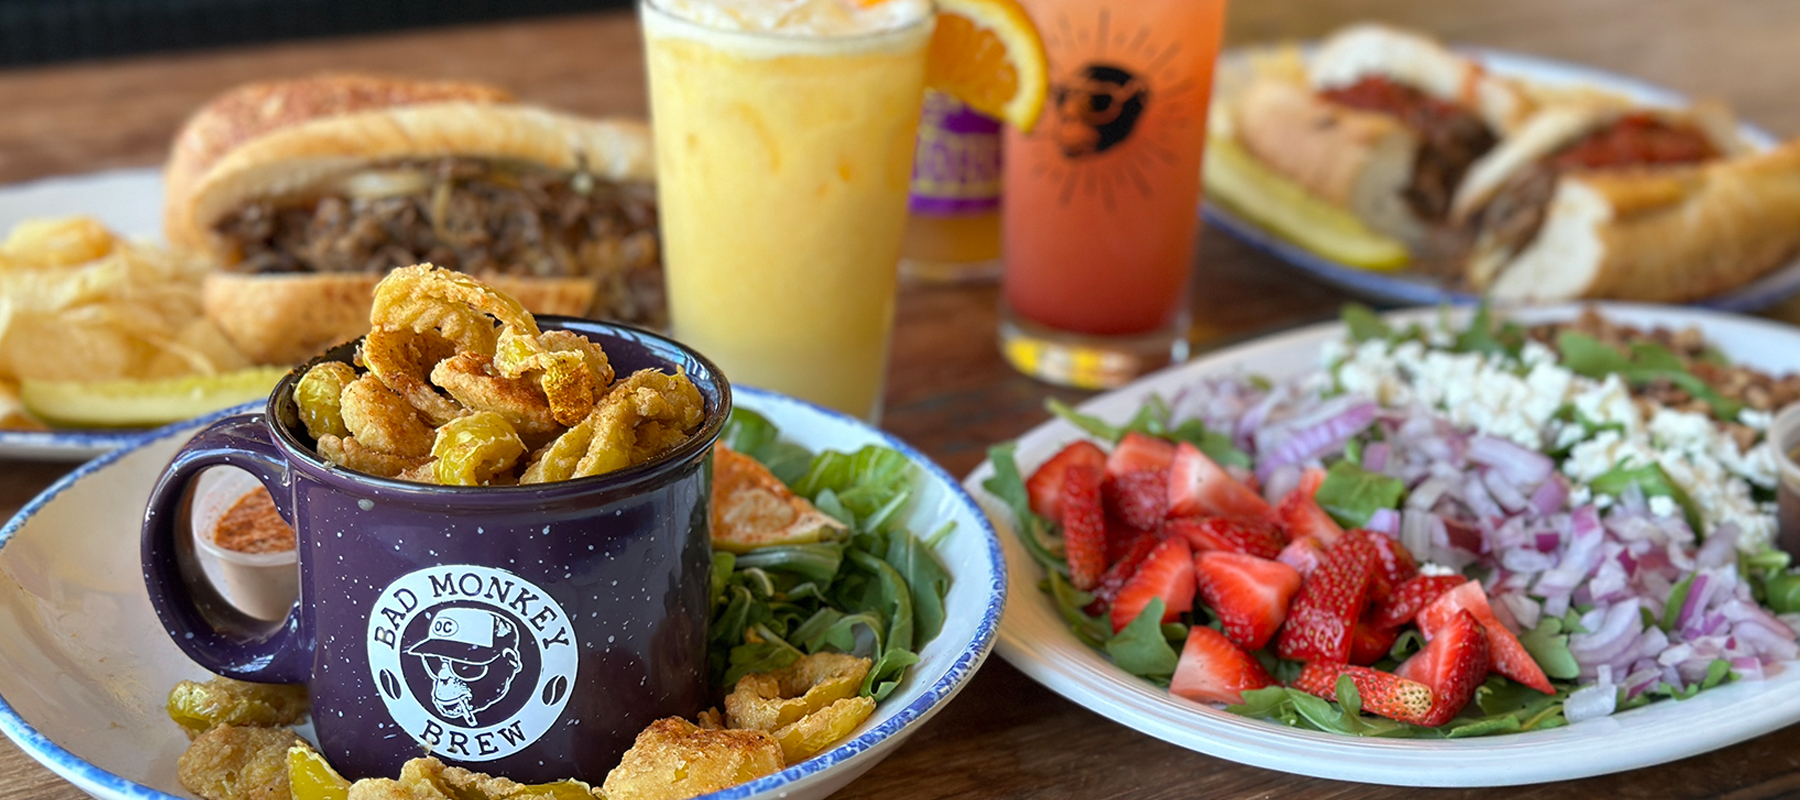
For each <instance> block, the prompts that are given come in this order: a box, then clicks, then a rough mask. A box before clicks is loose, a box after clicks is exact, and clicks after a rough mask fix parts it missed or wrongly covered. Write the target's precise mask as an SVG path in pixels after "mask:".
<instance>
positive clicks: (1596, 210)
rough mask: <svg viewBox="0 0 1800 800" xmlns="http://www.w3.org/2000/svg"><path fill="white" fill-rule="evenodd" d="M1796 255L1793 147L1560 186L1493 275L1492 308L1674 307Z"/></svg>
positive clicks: (1598, 175) (1576, 176)
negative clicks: (1601, 302) (1527, 236)
mask: <svg viewBox="0 0 1800 800" xmlns="http://www.w3.org/2000/svg"><path fill="white" fill-rule="evenodd" d="M1796 252H1800V140H1796V141H1794V142H1789V143H1788V144H1786V145H1784V146H1782V147H1780V148H1777V149H1775V150H1772V151H1770V152H1767V153H1761V154H1756V155H1751V156H1744V157H1739V158H1735V159H1728V160H1721V161H1713V162H1709V163H1705V164H1702V165H1698V166H1683V167H1669V168H1661V169H1654V170H1650V169H1645V170H1633V171H1624V172H1591V173H1572V174H1567V175H1563V176H1562V177H1561V178H1560V180H1559V181H1558V183H1557V186H1556V190H1555V194H1554V195H1553V197H1552V199H1551V201H1550V208H1549V211H1548V215H1547V217H1546V220H1545V222H1544V224H1543V227H1542V228H1541V230H1540V231H1539V233H1538V235H1537V237H1536V238H1535V239H1534V240H1533V241H1532V242H1531V243H1530V244H1529V245H1528V246H1526V247H1525V248H1524V249H1523V250H1521V251H1520V252H1519V253H1518V255H1517V256H1516V257H1514V258H1512V259H1511V260H1509V261H1508V262H1507V263H1506V264H1504V265H1503V267H1502V268H1500V269H1498V270H1496V272H1497V273H1498V274H1497V276H1496V277H1495V279H1494V281H1493V284H1492V287H1491V290H1490V291H1491V294H1492V295H1493V297H1495V298H1496V299H1499V300H1505V301H1531V302H1554V301H1562V300H1573V299H1578V298H1588V297H1607V298H1615V299H1622V300H1639V301H1645V302H1663V303H1679V302H1687V301H1691V300H1697V299H1700V298H1704V297H1709V296H1712V295H1715V294H1718V293H1719V292H1722V291H1725V290H1727V289H1731V288H1734V287H1737V286H1741V285H1743V284H1745V283H1747V282H1749V281H1751V280H1754V279H1756V278H1758V277H1760V276H1762V275H1764V274H1766V273H1767V272H1769V271H1770V270H1771V269H1773V268H1775V267H1777V266H1779V265H1780V264H1782V263H1783V262H1785V261H1786V260H1788V259H1790V258H1792V257H1793V256H1794V255H1795V254H1796Z"/></svg>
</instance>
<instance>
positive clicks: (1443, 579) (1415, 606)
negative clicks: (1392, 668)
mask: <svg viewBox="0 0 1800 800" xmlns="http://www.w3.org/2000/svg"><path fill="white" fill-rule="evenodd" d="M1468 580H1469V579H1468V578H1465V577H1463V576H1461V575H1420V576H1418V577H1416V578H1413V579H1412V580H1409V581H1407V582H1405V583H1402V584H1400V588H1398V589H1395V590H1394V591H1393V593H1392V594H1389V595H1388V597H1387V599H1386V600H1384V601H1381V602H1379V603H1376V604H1375V608H1374V610H1373V612H1372V613H1371V614H1370V618H1369V625H1370V626H1371V627H1373V628H1375V629H1377V630H1383V629H1386V630H1393V629H1397V628H1399V627H1400V626H1402V625H1405V624H1406V623H1408V622H1412V621H1413V618H1414V617H1417V616H1418V615H1419V612H1420V611H1423V610H1424V609H1425V607H1426V606H1428V605H1431V601H1433V600H1436V599H1438V598H1439V597H1442V596H1443V595H1444V593H1445V592H1448V591H1450V590H1451V589H1454V588H1456V587H1458V586H1461V585H1463V584H1464V583H1466V582H1468Z"/></svg>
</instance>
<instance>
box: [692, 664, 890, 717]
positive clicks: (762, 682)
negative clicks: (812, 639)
mask: <svg viewBox="0 0 1800 800" xmlns="http://www.w3.org/2000/svg"><path fill="white" fill-rule="evenodd" d="M872 666H874V663H873V662H871V661H870V660H869V659H866V658H858V657H856V656H853V655H847V654H844V653H814V654H812V655H809V656H803V657H801V658H800V660H798V661H795V662H794V663H792V664H789V665H787V666H785V667H782V668H781V669H778V670H775V671H774V672H754V673H751V674H749V675H745V676H744V677H742V678H740V679H738V682H737V686H736V687H733V689H732V690H731V694H729V695H727V696H726V697H725V722H726V724H727V725H729V726H730V727H733V728H754V729H756V730H762V731H773V730H775V729H776V728H780V727H782V726H785V725H788V724H791V723H793V722H794V721H796V720H798V719H800V718H801V717H804V716H806V715H808V714H812V713H814V712H817V711H819V710H821V709H823V708H825V707H826V706H829V705H831V704H832V703H835V702H837V701H839V700H842V699H844V698H846V697H855V696H856V691H857V690H858V689H860V688H862V682H863V678H864V677H866V676H867V675H868V674H869V668H870V667H872Z"/></svg>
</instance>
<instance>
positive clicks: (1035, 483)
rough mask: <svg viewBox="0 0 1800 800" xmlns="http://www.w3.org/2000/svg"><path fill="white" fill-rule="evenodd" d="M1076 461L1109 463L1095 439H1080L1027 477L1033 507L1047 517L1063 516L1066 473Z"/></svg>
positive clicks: (1101, 465) (1098, 466)
mask: <svg viewBox="0 0 1800 800" xmlns="http://www.w3.org/2000/svg"><path fill="white" fill-rule="evenodd" d="M1076 464H1083V465H1086V466H1090V467H1093V468H1095V469H1102V468H1104V467H1105V466H1106V452H1105V451H1103V450H1101V449H1100V448H1099V447H1098V446H1096V445H1095V444H1094V443H1093V442H1088V441H1080V442H1076V443H1074V444H1072V445H1069V446H1068V447H1065V448H1063V449H1062V451H1061V452H1059V453H1057V454H1056V455H1053V456H1051V457H1050V460H1049V461H1045V462H1044V465H1043V466H1041V467H1038V468H1037V472H1033V473H1031V477H1030V478H1028V479H1026V481H1025V493H1026V494H1027V495H1029V496H1030V497H1031V510H1032V511H1034V512H1037V514H1038V515H1039V516H1041V517H1043V518H1045V519H1050V520H1061V519H1062V492H1063V475H1064V473H1067V472H1068V471H1069V467H1071V466H1074V465H1076Z"/></svg>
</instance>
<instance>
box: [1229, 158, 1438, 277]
mask: <svg viewBox="0 0 1800 800" xmlns="http://www.w3.org/2000/svg"><path fill="white" fill-rule="evenodd" d="M1201 176H1202V177H1203V178H1204V179H1205V182H1206V194H1207V197H1208V198H1209V199H1212V200H1216V201H1219V202H1222V203H1223V204H1224V205H1225V206H1227V207H1229V208H1231V209H1232V210H1234V211H1236V212H1238V213H1239V214H1242V215H1243V216H1245V217H1247V218H1249V219H1250V220H1251V221H1252V222H1254V223H1256V224H1258V225H1260V226H1262V227H1264V228H1267V229H1269V230H1270V231H1271V232H1273V233H1274V234H1275V235H1277V236H1280V237H1281V238H1283V239H1286V240H1287V241H1290V242H1293V243H1294V244H1296V245H1299V246H1300V247H1302V248H1304V249H1306V250H1309V251H1311V252H1313V253H1315V254H1317V255H1320V256H1324V257H1325V258H1328V259H1331V260H1333V261H1337V262H1340V263H1343V264H1348V265H1349V266H1352V267H1356V268H1358V269H1365V270H1371V271H1375V272H1393V271H1395V270H1400V269H1404V268H1406V265H1407V264H1408V263H1409V262H1410V261H1411V254H1410V253H1409V252H1408V250H1407V248H1406V243H1405V242H1402V241H1400V240H1399V239H1396V238H1394V237H1392V236H1388V235H1386V234H1383V233H1380V232H1378V231H1375V230H1372V229H1370V228H1369V226H1367V225H1365V224H1363V221H1362V220H1361V219H1359V218H1357V216H1356V215H1355V214H1352V213H1350V212H1349V211H1347V210H1345V209H1343V208H1339V207H1337V206H1335V205H1332V204H1331V203H1328V202H1326V201H1324V200H1322V199H1320V198H1318V197H1317V196H1315V195H1313V194H1312V193H1311V192H1309V191H1307V190H1306V189H1305V188H1304V187H1302V186H1300V184H1298V183H1295V182H1293V181H1291V180H1289V179H1287V178H1286V177H1284V176H1282V175H1280V174H1278V173H1276V172H1275V171H1274V170H1273V169H1270V168H1269V167H1268V166H1266V165H1264V164H1263V163H1262V162H1261V161H1258V160H1257V159H1256V156H1253V155H1251V154H1250V152H1249V151H1247V150H1245V149H1244V148H1243V147H1242V146H1241V145H1239V144H1238V143H1237V142H1236V141H1233V140H1232V139H1229V138H1227V137H1223V136H1212V137H1210V138H1209V139H1208V140H1207V143H1206V167H1205V169H1204V170H1203V171H1202V173H1201Z"/></svg>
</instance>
